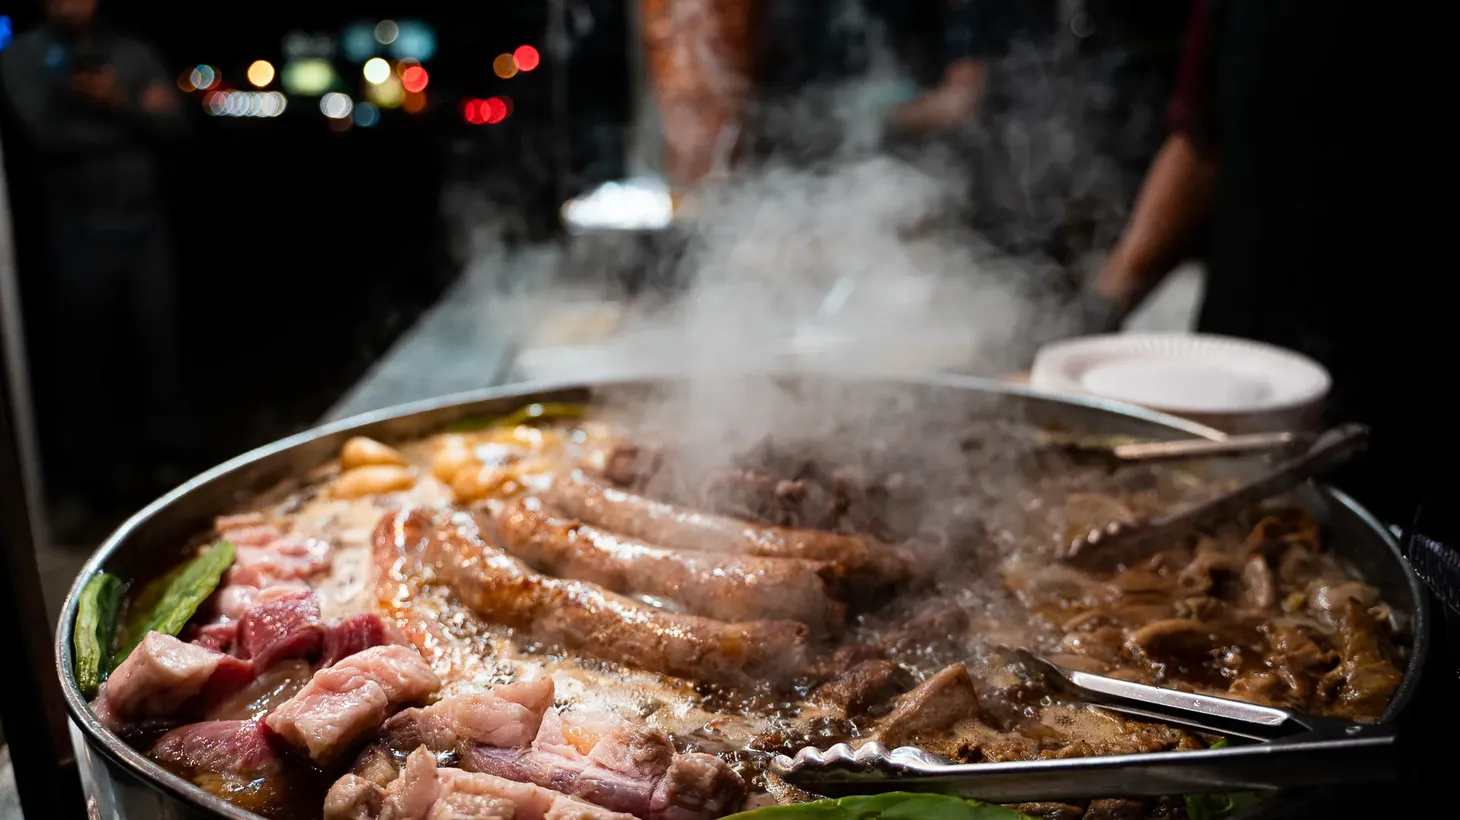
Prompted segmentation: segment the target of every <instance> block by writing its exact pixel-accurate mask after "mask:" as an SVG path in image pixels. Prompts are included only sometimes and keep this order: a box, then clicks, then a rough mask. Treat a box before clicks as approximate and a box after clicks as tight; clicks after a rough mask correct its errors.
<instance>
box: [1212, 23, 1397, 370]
mask: <svg viewBox="0 0 1460 820" xmlns="http://www.w3.org/2000/svg"><path fill="white" fill-rule="evenodd" d="M1375 11H1376V7H1375V6H1374V5H1373V4H1372V3H1357V2H1345V1H1344V0H1230V2H1219V3H1215V4H1213V8H1212V9H1211V12H1210V13H1211V14H1212V15H1213V17H1212V20H1211V21H1210V22H1211V25H1210V28H1209V35H1208V37H1209V39H1208V48H1209V49H1210V60H1211V62H1210V65H1211V74H1210V77H1211V79H1212V85H1211V91H1212V96H1211V112H1210V113H1211V116H1212V127H1213V137H1214V139H1215V144H1216V151H1217V154H1216V156H1217V161H1218V168H1219V171H1218V183H1217V190H1216V199H1215V203H1214V210H1213V218H1212V233H1211V248H1210V254H1209V268H1210V276H1209V283H1208V288H1207V296H1206V304H1205V306H1204V311H1203V322H1202V324H1203V329H1206V330H1210V331H1213V332H1222V333H1229V334H1232V335H1242V336H1247V337H1251V338H1258V339H1261V340H1265V341H1269V342H1272V343H1275V344H1280V345H1284V346H1287V347H1292V348H1295V349H1299V350H1302V351H1304V352H1308V353H1310V354H1311V355H1314V356H1317V357H1318V358H1320V360H1329V361H1342V360H1344V359H1345V358H1346V356H1347V354H1346V353H1345V351H1344V350H1343V349H1342V348H1343V347H1344V346H1345V345H1350V344H1352V343H1353V342H1354V341H1355V340H1356V339H1357V337H1358V335H1359V334H1357V333H1356V332H1355V331H1354V325H1355V323H1357V322H1370V321H1373V320H1377V321H1383V320H1384V319H1385V318H1386V317H1384V316H1382V315H1380V314H1383V313H1386V312H1388V310H1389V308H1391V307H1392V306H1393V305H1395V304H1398V302H1397V301H1396V300H1397V299H1399V298H1401V297H1402V296H1403V294H1402V292H1401V291H1400V290H1399V289H1398V288H1396V287H1395V284H1396V281H1395V279H1394V278H1392V275H1391V274H1386V271H1385V269H1384V268H1385V262H1386V260H1385V253H1384V248H1385V246H1386V245H1387V244H1389V243H1393V242H1394V241H1396V239H1397V237H1396V236H1395V235H1394V234H1395V231H1396V230H1398V229H1399V227H1400V226H1399V222H1398V221H1397V220H1396V219H1395V214H1396V213H1398V212H1400V211H1401V210H1402V209H1401V208H1400V207H1398V206H1399V205H1400V202H1399V200H1397V199H1396V198H1395V193H1396V191H1397V189H1396V188H1395V184H1396V182H1397V177H1398V176H1399V174H1398V173H1397V170H1396V168H1397V163H1398V162H1399V158H1400V156H1401V154H1402V153H1403V152H1404V151H1405V143H1406V138H1405V136H1404V134H1403V127H1402V125H1400V122H1401V121H1399V120H1395V119H1391V118H1390V117H1388V116H1386V114H1387V111H1386V110H1385V109H1386V107H1387V106H1386V105H1385V103H1384V102H1383V101H1384V100H1385V99H1387V95H1389V94H1391V93H1392V92H1393V89H1392V88H1389V87H1387V86H1388V83H1389V82H1390V80H1391V77H1390V73H1391V71H1392V63H1390V62H1389V61H1392V60H1394V59H1395V58H1396V57H1397V54H1396V51H1395V46H1396V45H1397V44H1398V42H1399V41H1398V38H1397V34H1398V32H1397V25H1395V22H1394V21H1392V20H1389V19H1386V15H1384V14H1382V13H1380V14H1376V13H1375Z"/></svg>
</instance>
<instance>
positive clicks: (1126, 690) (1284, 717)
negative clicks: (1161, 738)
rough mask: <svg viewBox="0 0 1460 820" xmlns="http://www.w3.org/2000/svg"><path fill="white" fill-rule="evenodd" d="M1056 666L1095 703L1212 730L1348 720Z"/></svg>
mask: <svg viewBox="0 0 1460 820" xmlns="http://www.w3.org/2000/svg"><path fill="white" fill-rule="evenodd" d="M1056 668H1057V669H1059V673H1060V674H1061V675H1062V676H1063V677H1064V678H1065V679H1066V680H1067V681H1069V683H1071V684H1072V685H1074V686H1075V687H1077V688H1078V689H1079V690H1080V691H1081V693H1083V694H1086V695H1089V696H1091V697H1090V700H1092V701H1093V702H1094V703H1095V704H1096V705H1099V706H1102V707H1104V708H1106V709H1109V710H1111V711H1113V712H1120V713H1122V714H1127V715H1132V716H1134V717H1139V718H1142V719H1145V720H1154V721H1157V722H1161V723H1170V724H1174V725H1179V726H1185V727H1187V728H1192V729H1197V730H1199V731H1203V732H1211V733H1213V734H1219V735H1224V736H1232V737H1240V738H1244V739H1247V740H1257V741H1266V740H1276V739H1278V738H1282V737H1289V736H1292V735H1296V734H1302V733H1304V732H1310V731H1314V730H1317V729H1320V728H1323V729H1333V730H1339V731H1342V730H1345V729H1347V727H1348V726H1349V725H1353V724H1349V723H1348V722H1347V721H1341V720H1335V719H1332V718H1322V717H1317V716H1313V715H1298V714H1295V713H1293V712H1289V711H1287V710H1286V709H1278V708H1276V707H1273V706H1262V705H1259V704H1256V703H1248V702H1246V701H1241V700H1232V699H1231V698H1221V697H1216V696H1213V695H1202V694H1197V693H1195V692H1182V691H1179V690H1176V689H1166V688H1164V687H1160V686H1150V685H1147V684H1144V683H1135V682H1133V681H1125V680H1120V679H1119V678H1109V677H1106V676H1104V675H1093V674H1090V673H1088V672H1077V671H1074V670H1070V669H1063V668H1060V667H1056Z"/></svg>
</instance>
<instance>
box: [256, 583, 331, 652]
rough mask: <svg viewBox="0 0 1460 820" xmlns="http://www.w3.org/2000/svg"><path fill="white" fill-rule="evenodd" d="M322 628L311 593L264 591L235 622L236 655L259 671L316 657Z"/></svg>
mask: <svg viewBox="0 0 1460 820" xmlns="http://www.w3.org/2000/svg"><path fill="white" fill-rule="evenodd" d="M324 637H325V626H324V621H323V619H322V618H321V617H320V611H319V598H318V597H317V596H316V595H315V594H314V593H313V592H298V591H294V590H272V589H266V590H264V591H263V592H262V593H261V594H260V595H259V597H258V598H257V599H256V601H255V603H254V605H253V606H251V607H249V608H248V611H247V612H245V613H244V614H243V618H241V619H240V620H239V622H238V645H239V649H240V654H241V655H242V656H243V657H245V658H251V659H252V660H253V662H254V666H255V667H257V668H258V669H260V670H263V669H268V668H269V667H271V666H273V665H274V664H275V663H278V662H279V661H282V660H289V659H291V658H304V657H310V656H314V655H318V654H319V651H320V648H321V646H322V645H323V644H324Z"/></svg>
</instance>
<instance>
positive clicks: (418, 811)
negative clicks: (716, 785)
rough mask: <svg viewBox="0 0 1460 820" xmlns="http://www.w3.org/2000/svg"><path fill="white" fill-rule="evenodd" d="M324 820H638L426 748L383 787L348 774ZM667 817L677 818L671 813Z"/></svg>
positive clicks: (331, 798) (334, 790)
mask: <svg viewBox="0 0 1460 820" xmlns="http://www.w3.org/2000/svg"><path fill="white" fill-rule="evenodd" d="M324 817H325V820H633V818H634V816H633V815H630V814H621V813H618V812H614V811H610V810H608V809H605V808H602V807H600V806H596V805H594V804H592V803H589V802H586V801H583V800H578V799H575V798H572V797H568V796H566V795H564V794H561V793H559V792H557V791H554V790H552V789H548V788H544V787H541V786H536V785H532V784H529V783H522V782H518V781H513V780H508V779H505V778H501V777H496V776H494V775H491V774H486V773H483V772H466V771H462V770H460V769H443V768H439V767H438V766H437V763H436V758H435V757H434V756H433V755H432V754H431V753H430V752H429V751H428V750H426V748H425V747H422V748H420V749H417V750H415V751H413V752H411V754H410V756H409V757H408V758H407V759H406V765H405V768H404V770H403V771H402V773H401V776H400V777H398V778H396V779H395V780H393V781H391V783H390V785H388V786H386V787H384V788H382V787H381V786H378V785H376V784H375V783H372V782H371V781H369V780H366V779H364V778H362V777H358V776H355V775H345V776H344V777H343V778H341V779H340V780H338V781H337V782H336V783H335V785H334V786H333V787H331V788H330V791H329V794H328V795H327V796H326V798H325V812H324ZM666 820H672V819H671V818H670V817H668V816H666Z"/></svg>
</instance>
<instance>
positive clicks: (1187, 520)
mask: <svg viewBox="0 0 1460 820" xmlns="http://www.w3.org/2000/svg"><path fill="white" fill-rule="evenodd" d="M1368 443H1369V429H1368V428H1367V427H1365V426H1363V425H1361V424H1345V425H1342V426H1339V427H1335V428H1333V429H1331V430H1328V431H1327V432H1325V433H1323V435H1321V436H1319V437H1318V439H1317V440H1316V441H1314V442H1313V446H1312V447H1310V448H1308V451H1307V452H1306V453H1303V454H1302V455H1300V456H1298V457H1296V458H1292V459H1289V460H1287V461H1285V462H1283V463H1282V464H1279V465H1278V466H1277V467H1276V468H1274V469H1272V470H1269V471H1268V472H1266V473H1263V474H1262V475H1261V476H1259V477H1257V478H1255V479H1253V480H1251V481H1248V482H1247V483H1245V484H1243V485H1241V486H1239V487H1237V488H1236V489H1235V490H1231V491H1229V492H1226V493H1222V494H1221V495H1218V496H1217V497H1216V498H1213V499H1211V500H1210V501H1206V502H1203V503H1200V504H1196V505H1193V506H1191V507H1187V508H1186V509H1183V510H1180V511H1178V512H1175V513H1172V514H1170V515H1165V516H1160V517H1157V518H1149V519H1145V520H1143V521H1138V522H1136V523H1135V524H1121V523H1119V522H1112V523H1111V524H1108V525H1106V526H1105V527H1103V528H1101V529H1096V530H1091V531H1090V532H1088V533H1086V534H1084V535H1082V536H1080V537H1078V538H1076V539H1075V540H1074V541H1073V542H1071V543H1070V545H1069V547H1068V548H1067V549H1066V551H1065V555H1064V560H1066V561H1068V562H1071V563H1080V564H1102V565H1107V566H1109V565H1113V564H1117V563H1131V562H1134V561H1138V560H1140V559H1142V558H1144V557H1146V556H1147V555H1149V554H1150V553H1151V552H1154V551H1155V550H1157V549H1159V548H1160V547H1161V546H1163V545H1165V544H1167V543H1169V541H1170V539H1171V538H1172V537H1174V536H1177V535H1180V534H1184V533H1185V532H1186V531H1188V530H1194V529H1198V528H1201V527H1204V526H1209V525H1211V524H1215V523H1218V522H1220V521H1222V520H1224V519H1226V518H1228V517H1230V516H1232V515H1235V514H1237V513H1240V512H1242V511H1243V510H1244V509H1246V508H1248V507H1250V506H1252V505H1253V504H1255V503H1257V502H1259V501H1262V500H1264V499H1267V498H1271V497H1272V496H1274V495H1277V494H1278V493H1281V492H1284V491H1286V490H1289V489H1292V488H1293V487H1295V486H1297V485H1298V484H1301V483H1302V482H1303V481H1305V480H1307V479H1308V478H1310V477H1312V476H1314V475H1317V474H1319V473H1323V472H1326V471H1328V470H1331V469H1333V468H1334V467H1337V466H1338V465H1340V464H1343V463H1344V462H1346V461H1348V460H1349V459H1351V458H1353V457H1354V456H1355V455H1358V454H1359V453H1360V452H1362V451H1363V450H1364V448H1366V447H1367V446H1368Z"/></svg>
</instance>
